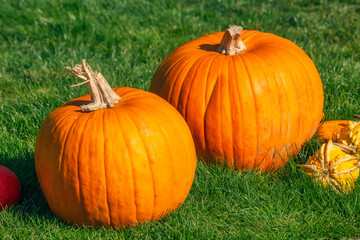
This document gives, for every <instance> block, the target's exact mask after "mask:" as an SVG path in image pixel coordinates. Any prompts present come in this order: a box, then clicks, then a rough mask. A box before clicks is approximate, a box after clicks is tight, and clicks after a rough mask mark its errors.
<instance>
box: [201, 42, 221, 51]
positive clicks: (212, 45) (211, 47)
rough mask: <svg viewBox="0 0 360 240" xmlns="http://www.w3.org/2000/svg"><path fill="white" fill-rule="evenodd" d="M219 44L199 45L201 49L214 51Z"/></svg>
mask: <svg viewBox="0 0 360 240" xmlns="http://www.w3.org/2000/svg"><path fill="white" fill-rule="evenodd" d="M218 46H219V44H201V45H200V46H199V47H200V49H201V50H204V51H208V52H216V49H217V48H218Z"/></svg>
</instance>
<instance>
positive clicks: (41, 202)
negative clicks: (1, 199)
mask: <svg viewBox="0 0 360 240" xmlns="http://www.w3.org/2000/svg"><path fill="white" fill-rule="evenodd" d="M9 155H10V154H8V153H6V152H0V159H5V161H2V162H1V165H4V166H6V167H8V168H9V169H11V170H12V171H13V172H14V173H15V174H16V175H17V177H18V179H19V181H20V184H21V200H20V202H19V203H18V204H16V205H14V206H11V207H10V208H9V209H7V210H5V211H9V212H10V213H11V214H13V215H14V219H15V218H17V219H19V220H21V221H23V222H24V223H25V222H28V221H29V219H30V218H34V217H35V218H39V219H47V220H50V221H59V220H58V218H57V217H56V216H55V215H54V214H53V213H52V211H51V210H50V208H49V206H48V204H47V202H46V200H45V197H44V195H43V193H42V191H41V188H40V184H39V182H38V179H37V175H36V171H35V157H34V152H33V151H26V152H22V153H20V152H19V154H17V155H15V156H14V155H13V154H11V155H12V156H11V157H10V156H9ZM31 221H32V220H31Z"/></svg>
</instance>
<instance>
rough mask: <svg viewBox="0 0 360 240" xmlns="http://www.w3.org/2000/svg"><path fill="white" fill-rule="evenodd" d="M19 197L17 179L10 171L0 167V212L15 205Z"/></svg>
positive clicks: (19, 186) (19, 191) (19, 188)
mask: <svg viewBox="0 0 360 240" xmlns="http://www.w3.org/2000/svg"><path fill="white" fill-rule="evenodd" d="M20 197H21V185H20V182H19V179H18V178H17V177H16V175H15V173H13V172H12V171H11V170H10V169H8V168H7V167H4V166H0V210H2V209H3V208H4V207H6V206H8V207H10V206H11V205H14V204H17V203H18V202H19V201H20Z"/></svg>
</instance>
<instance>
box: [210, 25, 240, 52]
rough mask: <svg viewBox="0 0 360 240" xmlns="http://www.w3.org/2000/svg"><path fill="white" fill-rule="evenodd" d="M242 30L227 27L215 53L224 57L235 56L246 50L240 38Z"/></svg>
mask: <svg viewBox="0 0 360 240" xmlns="http://www.w3.org/2000/svg"><path fill="white" fill-rule="evenodd" d="M242 30H243V28H242V27H240V26H236V25H229V27H228V28H227V29H226V31H225V33H224V36H223V38H222V40H221V42H220V45H219V46H218V48H217V49H216V51H218V52H219V53H221V54H224V55H235V54H239V53H240V52H241V51H244V50H246V46H245V44H244V43H243V41H242V40H241V38H240V36H241V31H242Z"/></svg>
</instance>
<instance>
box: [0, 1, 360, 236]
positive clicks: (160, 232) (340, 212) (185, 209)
mask: <svg viewBox="0 0 360 240" xmlns="http://www.w3.org/2000/svg"><path fill="white" fill-rule="evenodd" d="M229 24H237V25H241V26H244V28H245V29H256V30H260V31H264V32H270V33H274V34H276V35H279V36H281V37H284V38H287V39H289V40H291V41H293V42H295V43H296V44H297V45H298V46H300V47H301V48H302V49H303V50H304V51H305V52H306V53H307V54H308V55H309V56H310V57H311V59H312V60H313V62H314V63H315V65H316V66H317V68H318V71H319V73H320V76H321V79H322V81H323V84H324V93H325V102H324V113H325V116H326V120H333V119H352V116H353V114H356V113H357V114H360V107H359V99H360V4H359V1H357V0H353V1H350V0H349V1H345V0H344V1H326V0H315V1H312V0H296V1H287V0H277V1H256V0H253V1H251V0H248V1H246V0H238V1H233V0H191V1H190V0H188V1H179V0H177V1H176V0H153V1H144V0H141V1H127V0H121V1H117V0H105V1H100V0H97V1H96V0H87V1H74V0H72V1H70V0H57V1H55V0H51V1H45V0H28V1H25V0H10V1H9V0H0V165H5V166H7V167H8V168H10V169H12V170H13V171H14V172H15V173H16V174H17V176H18V177H19V179H20V182H21V185H22V189H23V199H22V202H21V203H20V204H19V205H17V206H15V207H13V208H10V209H6V210H4V211H2V212H1V213H0V238H1V239H342V238H345V239H346V238H360V200H359V199H360V180H359V181H358V182H357V186H356V188H355V189H354V191H352V192H351V193H349V194H337V193H335V192H334V191H332V190H329V189H326V188H323V187H321V186H318V185H317V184H315V183H313V182H312V181H311V180H310V179H309V178H308V177H306V176H305V175H304V174H302V173H301V172H300V171H299V170H298V169H297V167H296V164H299V163H304V162H306V160H307V158H308V156H310V155H312V154H313V153H314V152H315V151H316V149H318V148H319V147H320V146H321V144H320V143H319V142H318V141H317V140H316V139H313V140H311V141H310V142H309V143H307V144H306V145H305V146H304V148H303V150H302V151H301V152H300V153H299V154H298V155H297V156H296V157H295V158H294V159H291V160H290V161H289V162H288V164H286V166H285V167H284V168H283V169H280V170H278V171H276V172H273V173H266V174H259V173H257V172H241V171H233V170H230V169H227V168H225V167H221V166H207V165H204V164H203V163H201V162H200V163H199V164H198V168H197V171H196V176H195V180H194V183H193V186H192V189H191V191H190V194H189V196H188V198H187V199H186V201H185V203H184V205H183V206H181V208H179V209H178V210H176V211H175V212H173V213H171V214H169V215H168V216H167V217H166V218H165V219H163V220H161V221H159V222H149V223H145V224H141V225H138V226H137V227H134V228H128V229H104V228H97V229H93V228H84V227H77V226H71V225H68V224H66V223H64V222H62V221H61V220H59V219H58V218H57V217H56V216H54V215H53V214H52V212H51V211H50V209H49V207H48V205H47V203H46V200H45V199H44V197H43V195H42V192H41V189H40V186H39V183H38V180H37V177H36V172H35V167H34V146H35V140H36V135H37V132H38V130H39V128H40V126H41V123H42V121H43V120H44V118H45V117H46V116H47V115H48V114H49V113H50V112H51V111H52V110H53V109H55V108H56V107H58V106H60V105H61V104H63V103H65V102H66V101H68V100H71V99H73V98H75V97H77V96H81V95H84V94H87V88H86V87H85V86H81V87H77V88H70V85H72V84H74V83H77V82H78V81H77V80H75V78H74V77H72V76H70V75H69V74H68V73H67V72H66V71H65V67H66V66H73V65H74V64H76V63H79V62H80V61H81V59H86V60H87V61H88V62H89V63H90V65H91V66H92V68H93V69H96V70H98V71H100V72H102V74H103V75H104V76H105V78H106V79H107V80H108V81H109V83H110V84H111V86H113V87H115V86H116V87H119V86H128V87H135V88H140V89H143V90H148V88H149V85H150V82H151V79H152V75H153V74H154V72H155V70H156V68H157V66H158V65H159V64H160V62H161V61H162V59H164V58H165V57H166V56H167V55H168V54H169V53H170V52H171V51H173V50H174V49H175V48H176V47H178V46H180V45H181V44H183V43H186V42H188V41H190V40H193V39H195V38H197V37H200V36H202V35H205V34H208V33H213V32H217V31H223V30H224V29H226V27H227V26H228V25H229ZM306 111H311V109H307V110H306Z"/></svg>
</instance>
